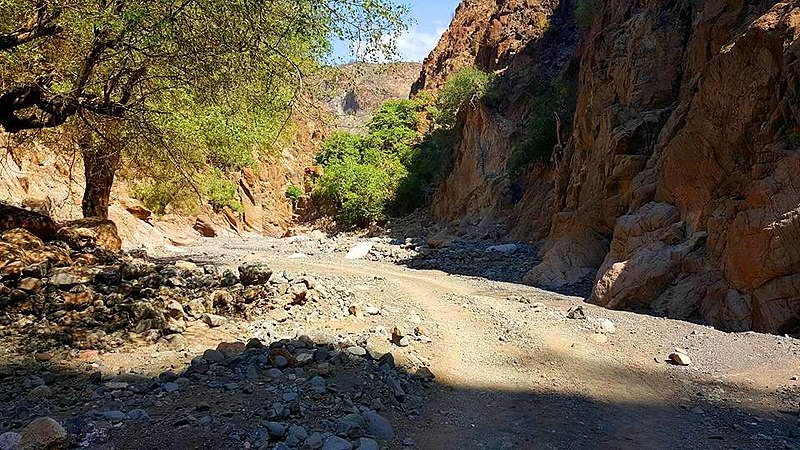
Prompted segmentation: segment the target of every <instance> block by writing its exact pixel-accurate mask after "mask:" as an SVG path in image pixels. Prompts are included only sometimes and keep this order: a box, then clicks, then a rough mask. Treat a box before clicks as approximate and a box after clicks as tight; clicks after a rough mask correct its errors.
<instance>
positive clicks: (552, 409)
mask: <svg viewBox="0 0 800 450" xmlns="http://www.w3.org/2000/svg"><path fill="white" fill-rule="evenodd" d="M266 247H269V248H270V250H271V251H270V252H264V251H263V249H264V248H266ZM246 248H247V247H246V246H245V249H246ZM276 248H277V249H280V246H278V247H276ZM276 248H273V247H271V246H266V245H265V246H255V247H254V248H251V250H252V251H246V252H247V253H250V254H251V256H250V257H251V258H252V257H257V258H260V259H264V260H267V261H269V262H271V263H272V264H273V265H275V266H283V267H288V268H291V269H292V270H297V271H308V272H312V273H327V274H336V275H339V276H343V277H345V278H346V277H369V276H372V277H378V278H380V279H381V280H385V283H386V285H387V286H388V290H384V291H381V292H374V291H372V292H367V293H364V294H365V295H367V296H371V297H372V299H373V302H378V303H381V304H383V305H387V306H392V307H399V308H404V307H405V308H413V309H414V310H415V311H417V312H418V313H419V314H420V315H421V316H422V319H423V321H424V323H425V326H426V327H428V328H430V329H431V330H433V333H432V337H433V342H432V344H430V345H425V346H421V347H420V348H419V349H417V350H418V352H419V354H420V355H421V358H422V359H424V360H425V361H429V362H430V369H431V370H432V371H433V373H434V374H435V375H436V383H435V385H434V389H433V390H432V394H431V398H430V400H429V402H428V403H427V406H426V407H425V408H424V412H423V413H422V414H421V415H420V416H419V417H416V418H414V420H408V419H407V418H404V419H402V420H401V422H400V423H399V424H398V425H397V427H398V429H399V435H400V436H407V437H408V438H410V439H411V440H412V441H413V442H414V443H416V446H417V447H419V448H425V449H440V448H453V449H456V448H486V449H502V448H509V449H511V448H515V449H516V448H665V449H666V448H670V449H671V448H797V446H800V428H798V406H800V401H799V400H800V387H799V386H798V382H797V381H796V377H797V375H798V372H800V341H798V340H796V339H793V338H789V337H779V336H772V335H762V334H757V333H737V334H730V333H723V332H719V331H716V330H714V329H712V328H710V327H705V326H702V325H696V324H691V323H686V322H681V321H675V320H669V319H664V318H657V317H650V316H643V315H638V314H634V313H629V312H619V311H609V310H605V309H602V308H598V307H594V306H592V305H587V304H583V303H582V300H581V299H580V298H576V297H567V296H562V295H559V294H555V293H551V292H546V291H542V290H538V289H535V288H531V287H526V286H521V285H518V284H511V283H502V282H496V281H490V280H487V279H483V278H471V277H464V276H453V275H449V274H446V273H443V272H439V271H420V270H413V269H409V268H406V267H403V266H397V265H394V264H387V263H381V262H374V261H345V260H344V259H343V258H342V257H341V255H337V254H334V255H319V256H317V257H314V258H308V259H287V258H286V256H285V254H282V253H280V252H275V250H276ZM242 250H244V249H243V248H242V247H241V246H239V247H238V248H236V249H235V250H230V249H225V248H220V247H217V248H214V249H209V248H203V250H202V251H203V252H206V253H208V254H209V255H214V256H213V257H214V258H218V259H221V260H226V259H235V258H237V257H240V256H241V252H242ZM288 251H289V250H285V251H284V253H285V252H288ZM576 305H582V306H583V309H584V311H585V313H586V316H587V318H586V319H585V320H572V319H568V318H567V317H566V316H567V314H566V313H567V311H568V310H569V309H570V308H571V307H573V306H576ZM676 348H682V349H685V350H686V352H687V353H688V354H689V355H690V357H691V358H692V360H693V362H692V364H691V365H690V366H688V367H682V366H677V365H673V364H670V363H668V359H669V355H670V353H672V352H673V351H674V350H675V349H676ZM409 442H411V441H409ZM409 442H407V443H409ZM396 445H397V446H398V448H399V446H400V443H399V442H398V443H396Z"/></svg>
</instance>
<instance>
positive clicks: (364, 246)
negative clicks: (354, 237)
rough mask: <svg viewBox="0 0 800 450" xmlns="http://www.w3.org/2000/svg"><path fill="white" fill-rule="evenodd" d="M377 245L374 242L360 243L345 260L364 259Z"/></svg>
mask: <svg viewBox="0 0 800 450" xmlns="http://www.w3.org/2000/svg"><path fill="white" fill-rule="evenodd" d="M374 245H375V243H374V242H359V243H358V244H356V245H354V246H353V248H351V249H350V251H349V252H348V253H347V255H345V259H363V258H366V256H367V255H368V254H369V252H370V250H372V247H373V246H374Z"/></svg>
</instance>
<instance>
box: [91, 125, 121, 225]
mask: <svg viewBox="0 0 800 450" xmlns="http://www.w3.org/2000/svg"><path fill="white" fill-rule="evenodd" d="M81 154H82V155H83V167H84V174H85V175H86V189H85V190H84V192H83V202H82V207H83V217H101V218H103V219H108V203H109V199H110V197H111V186H112V185H113V184H114V175H115V174H116V172H117V169H118V168H119V164H120V159H121V157H122V151H121V148H120V145H119V139H118V134H117V133H116V130H113V131H111V132H108V133H104V135H103V136H101V137H98V136H94V135H92V134H89V135H86V136H84V138H83V139H82V140H81Z"/></svg>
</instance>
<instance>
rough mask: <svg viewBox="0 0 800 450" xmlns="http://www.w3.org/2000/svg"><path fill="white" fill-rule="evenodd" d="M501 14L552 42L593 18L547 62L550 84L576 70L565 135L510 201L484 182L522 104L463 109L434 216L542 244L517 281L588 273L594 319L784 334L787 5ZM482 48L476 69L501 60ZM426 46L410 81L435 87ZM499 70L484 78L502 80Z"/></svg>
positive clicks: (799, 69) (795, 85)
mask: <svg viewBox="0 0 800 450" xmlns="http://www.w3.org/2000/svg"><path fill="white" fill-rule="evenodd" d="M485 3H486V4H487V5H488V4H491V5H492V6H493V7H494V6H496V7H497V10H501V9H503V8H504V7H507V5H511V4H512V2H485ZM579 3H583V5H578V4H579ZM469 4H471V2H464V4H463V5H462V6H461V8H460V9H459V11H463V9H464V8H466V7H467V6H468V5H469ZM513 4H514V5H522V7H523V8H529V9H531V10H538V9H537V8H542V7H544V8H549V9H550V10H551V11H554V13H553V14H552V15H551V16H554V17H555V19H556V20H554V21H553V26H554V27H555V28H556V30H558V29H559V20H569V19H568V18H569V17H570V14H572V17H573V18H574V17H575V16H574V12H575V9H576V8H577V7H579V6H580V7H582V8H585V7H586V5H587V4H591V5H594V7H595V8H596V11H595V13H594V14H593V15H592V16H591V20H590V21H589V22H588V23H586V24H585V25H584V29H582V30H581V31H580V33H579V35H580V44H579V45H578V46H577V47H572V48H570V47H561V51H560V52H556V51H555V50H553V51H551V54H559V55H571V56H572V55H574V57H573V59H572V62H569V57H566V56H565V57H564V59H561V60H562V61H567V62H565V63H563V64H562V68H559V70H560V71H561V73H562V74H563V67H566V68H569V66H570V65H571V64H574V65H575V66H576V67H579V69H578V76H577V98H576V107H575V113H574V120H573V122H572V127H571V129H572V131H571V137H570V138H569V140H568V141H567V142H566V143H565V145H564V146H563V150H562V149H558V153H557V160H556V161H554V162H553V163H551V164H549V165H547V166H546V167H545V166H540V167H535V168H534V169H533V170H532V171H531V173H530V174H529V176H528V182H527V184H526V185H525V186H523V192H522V194H521V195H516V197H518V198H519V199H520V201H518V202H517V203H514V197H515V195H514V193H513V192H511V191H512V190H513V189H512V188H513V186H511V185H509V184H506V185H503V182H502V181H497V180H498V179H500V178H501V177H502V175H501V174H499V173H497V174H495V175H497V176H496V177H495V180H494V181H492V176H487V174H490V173H491V171H492V170H493V169H494V168H497V167H501V166H503V162H504V161H503V160H504V159H507V158H508V156H507V155H508V152H509V150H508V148H509V143H511V144H513V141H514V140H515V139H518V137H517V135H515V131H514V129H515V127H516V125H515V124H516V122H515V119H514V118H513V117H514V114H513V113H509V112H508V111H513V110H514V109H515V107H514V106H513V104H514V103H515V102H517V104H518V106H517V107H516V110H519V111H521V110H524V106H522V102H519V101H518V100H515V99H514V98H513V95H512V98H510V99H509V105H511V106H505V107H504V108H505V109H502V108H501V109H499V111H500V113H499V114H500V116H501V117H506V118H507V117H511V119H510V123H505V122H503V121H502V120H499V119H497V117H496V115H497V114H498V113H497V112H496V111H497V110H491V108H486V106H485V105H482V106H480V107H478V108H476V109H475V110H474V111H469V112H468V113H467V117H466V118H465V121H464V130H463V132H462V139H461V142H460V144H459V146H458V147H457V149H456V153H455V163H454V169H453V172H452V174H451V176H450V178H448V180H447V181H446V182H445V183H444V184H443V185H442V187H441V188H440V190H439V192H438V193H437V196H439V197H440V198H447V200H448V201H447V203H448V206H447V207H446V208H443V207H442V206H439V205H437V204H436V203H435V204H434V206H433V211H434V213H435V214H436V215H437V216H439V217H440V218H443V219H449V218H451V216H456V215H458V214H469V213H471V212H475V213H478V214H479V215H482V216H484V217H486V216H490V215H494V216H497V217H503V218H505V220H508V221H509V225H510V227H511V228H512V230H517V237H519V236H523V237H528V238H531V239H536V238H538V237H540V236H541V235H542V234H547V239H546V240H545V241H544V242H545V244H544V247H543V252H542V263H541V264H540V265H539V266H538V267H536V268H535V269H534V270H533V271H531V273H529V274H528V275H527V277H526V281H527V282H530V283H532V284H537V285H542V286H547V287H563V286H565V285H569V284H573V283H577V282H580V281H581V280H584V279H586V278H587V277H589V278H592V279H594V285H593V290H592V294H591V297H590V299H589V300H590V301H591V302H593V303H596V304H600V305H603V306H607V307H611V308H619V309H637V310H638V309H640V310H644V311H651V312H656V313H661V314H665V315H668V316H670V317H675V318H684V319H694V320H702V321H704V322H706V323H709V324H712V325H715V326H718V327H721V328H724V329H728V330H746V329H754V330H757V331H767V332H778V333H789V332H798V331H800V4H798V3H797V2H796V1H744V0H705V1H691V0H677V1H676V0H649V1H636V0H624V1H616V2H611V1H605V2H602V1H599V0H598V1H594V2H589V1H588V0H587V1H584V2H574V4H573V3H572V2H566V1H564V2H547V1H541V2H527V3H526V2H514V3H513ZM487 7H488V6H487ZM475 10H476V11H477V10H479V8H476V9H475ZM584 12H585V11H584ZM489 17H490V18H489V19H488V20H489V22H488V23H489V25H488V26H487V27H486V30H492V29H493V28H492V26H491V23H492V20H493V18H494V17H495V16H494V15H489ZM519 17H521V18H522V20H528V19H527V18H526V17H527V16H525V15H524V14H523V15H520V16H519ZM562 18H564V19H562ZM458 19H459V18H458V15H457V17H456V19H454V22H453V23H454V26H455V25H458V24H459V23H460V22H459V20H458ZM473 22H476V23H477V22H478V20H477V19H476V20H474V21H473ZM561 23H563V22H561ZM562 26H563V25H562ZM550 33H551V32H548V33H545V34H542V35H541V36H538V35H533V38H532V39H533V42H527V43H523V45H522V47H521V48H523V49H532V48H536V49H538V50H537V51H534V52H532V53H529V54H530V55H533V56H532V57H531V59H530V60H528V61H529V62H528V63H527V64H528V66H529V67H533V69H530V68H529V70H528V71H527V72H526V71H522V72H519V73H520V74H522V75H521V76H522V77H523V78H524V77H526V76H532V75H533V74H535V72H536V71H540V70H542V67H552V63H549V62H545V61H543V60H540V59H537V57H536V55H537V52H541V51H542V49H547V48H549V46H548V45H547V44H546V40H547V39H548V37H547V36H548V34H550ZM457 34H458V33H457V32H454V31H452V30H451V31H449V32H448V34H447V35H445V37H444V38H443V40H446V39H447V38H448V36H453V35H457ZM487 34H489V35H490V34H491V32H490V31H487ZM485 45H487V46H495V47H493V48H488V49H487V48H479V49H478V51H477V52H475V53H474V54H475V58H476V59H475V60H474V61H475V64H478V65H481V64H485V63H486V61H485V60H480V59H479V58H478V57H477V56H478V55H484V54H491V53H492V52H493V51H496V50H497V49H499V48H500V46H497V45H496V44H495V43H494V42H492V41H490V40H489V41H485ZM442 48H446V45H443V44H442V43H440V45H439V47H437V50H435V51H434V53H433V54H432V56H431V57H430V58H429V60H428V61H426V68H425V69H423V74H422V76H421V78H420V82H421V83H432V81H430V80H434V79H435V78H436V77H434V76H433V75H431V74H430V73H428V72H426V71H430V70H433V72H436V70H435V69H436V68H437V67H445V66H446V65H445V64H442V63H440V62H438V61H439V57H438V56H437V55H438V54H437V52H441V51H442ZM524 53H525V52H524V51H523V52H520V54H524ZM571 56H570V57H571ZM461 58H463V56H462V57H461ZM517 58H519V54H516V56H515V57H513V58H511V60H510V62H508V61H507V64H506V66H504V67H513V66H514V63H515V59H517ZM501 60H502V58H501ZM482 67H485V68H487V69H491V70H497V69H498V67H492V66H491V65H483V66H482ZM508 72H509V69H505V68H503V69H500V73H501V75H500V76H501V78H504V77H506V76H507V73H508ZM512 73H513V71H512ZM483 109H487V110H486V111H484V110H483ZM523 115H524V113H523ZM509 129H510V131H509ZM487 167H488V168H489V170H486V168H487ZM490 175H491V174H490ZM459 180H461V181H463V183H461V184H459ZM506 183H507V182H506ZM487 192H489V194H487ZM509 197H510V198H512V200H511V201H503V200H502V199H503V198H509ZM545 203H549V206H548V207H547V208H544V207H543V206H541V205H543V204H545ZM471 208H477V209H479V211H471V210H470V209H471ZM543 222H547V223H549V230H548V229H545V228H544V227H543V225H542V223H543Z"/></svg>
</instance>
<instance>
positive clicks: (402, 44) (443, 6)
mask: <svg viewBox="0 0 800 450" xmlns="http://www.w3.org/2000/svg"><path fill="white" fill-rule="evenodd" d="M399 3H405V4H407V5H410V6H411V18H412V19H413V23H412V24H411V26H410V28H409V29H408V31H406V32H405V33H403V35H402V36H400V38H399V39H398V41H397V50H398V52H399V53H400V57H401V59H402V60H403V61H422V60H423V59H425V57H426V56H428V53H430V52H431V50H433V47H435V46H436V43H437V42H439V38H440V37H441V35H442V33H443V32H444V31H445V30H446V29H447V26H448V25H450V20H451V19H452V18H453V14H454V13H455V10H456V6H458V3H459V0H399ZM333 53H334V55H333V56H334V57H335V58H336V59H338V60H343V61H350V60H352V59H353V55H352V54H351V52H350V50H349V48H348V45H347V44H346V43H343V42H338V43H335V44H334V52H333Z"/></svg>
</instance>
